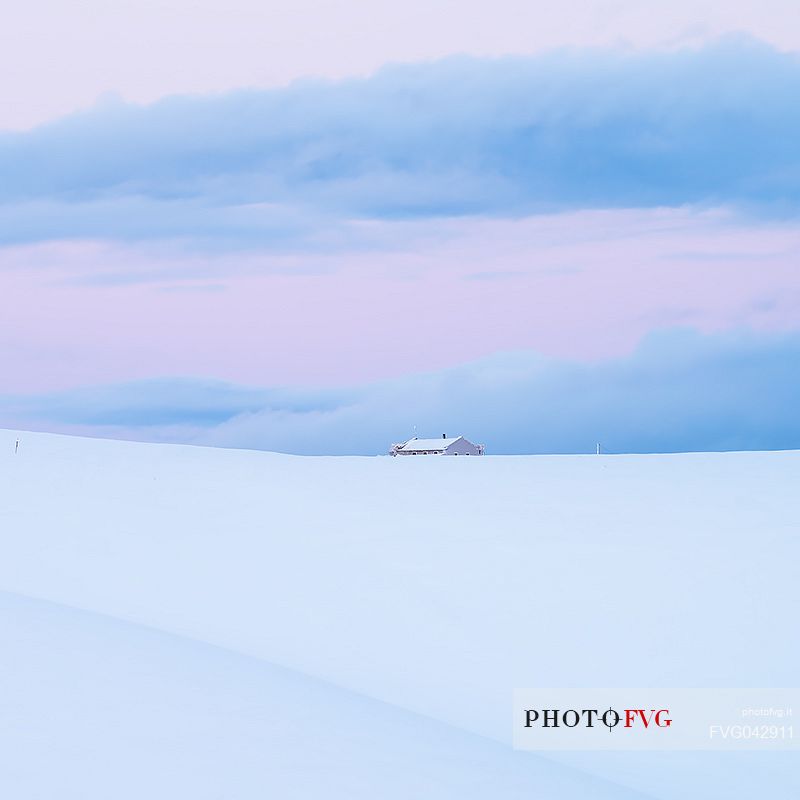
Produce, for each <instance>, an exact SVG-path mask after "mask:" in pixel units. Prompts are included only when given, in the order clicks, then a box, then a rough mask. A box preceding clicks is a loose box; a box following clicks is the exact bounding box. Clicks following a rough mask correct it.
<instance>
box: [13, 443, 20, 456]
mask: <svg viewBox="0 0 800 800" xmlns="http://www.w3.org/2000/svg"><path fill="white" fill-rule="evenodd" d="M18 450H19V439H17V441H16V442H14V455H16V454H17V451H18Z"/></svg>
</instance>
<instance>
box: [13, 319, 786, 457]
mask: <svg viewBox="0 0 800 800" xmlns="http://www.w3.org/2000/svg"><path fill="white" fill-rule="evenodd" d="M799 365H800V335H798V334H791V335H783V336H777V335H755V334H752V333H744V332H742V333H737V334H725V335H715V336H704V335H701V334H698V333H696V332H693V331H690V330H672V331H666V332H661V333H658V334H653V335H651V336H650V337H648V338H647V339H646V340H645V341H644V342H643V344H642V345H641V346H640V347H639V349H638V350H637V351H636V352H635V353H633V354H632V355H631V356H629V357H626V358H620V359H615V360H608V361H603V362H597V363H594V364H583V363H573V362H566V361H558V360H547V359H542V358H539V357H537V356H535V355H533V354H531V353H527V352H519V353H509V354H500V355H496V356H493V357H491V358H488V359H485V360H482V361H478V362H475V363H472V364H468V365H465V366H462V367H458V368H453V369H448V370H444V371H441V372H437V373H432V374H425V375H417V376H410V377H406V378H402V379H399V380H396V381H391V382H384V383H377V384H371V385H367V386H361V387H354V388H350V389H343V390H338V391H334V390H325V391H320V392H315V391H290V390H285V389H282V390H270V389H264V390H258V389H244V388H238V387H233V386H229V385H226V384H218V383H209V382H201V381H151V382H143V383H137V384H131V385H123V386H116V387H105V388H102V389H87V390H82V391H76V392H68V393H62V394H57V395H47V396H39V397H35V398H31V397H24V398H23V397H16V398H14V397H5V398H0V419H2V420H3V423H2V424H3V426H5V427H29V428H36V429H50V430H53V429H56V430H63V431H75V432H82V433H90V434H95V435H107V436H130V437H132V438H138V439H147V440H155V441H159V440H174V441H190V442H196V443H201V444H214V445H221V446H233V447H248V448H260V449H267V450H278V451H284V452H290V453H299V454H365V455H370V454H376V453H382V452H385V451H386V448H387V447H388V445H389V444H390V443H391V442H392V441H397V440H399V439H404V438H408V437H409V436H410V435H411V432H412V429H413V426H414V425H416V426H417V429H418V431H419V433H420V434H421V435H422V434H431V435H440V434H441V433H443V432H446V433H448V434H454V433H463V434H465V435H467V436H468V437H471V438H474V439H477V440H479V441H482V442H485V443H486V445H487V448H488V451H489V452H490V453H581V452H591V451H592V450H593V449H594V446H595V443H596V442H601V443H602V444H603V445H604V447H605V448H606V449H607V450H609V451H612V452H675V451H690V450H731V449H765V450H768V449H787V448H792V449H793V448H800V414H798V410H797V409H798V407H800V368H799Z"/></svg>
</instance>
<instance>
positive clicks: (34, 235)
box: [0, 0, 800, 453]
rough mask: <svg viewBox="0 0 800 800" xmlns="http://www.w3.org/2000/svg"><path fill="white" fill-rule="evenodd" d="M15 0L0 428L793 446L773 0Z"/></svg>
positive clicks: (799, 298)
mask: <svg viewBox="0 0 800 800" xmlns="http://www.w3.org/2000/svg"><path fill="white" fill-rule="evenodd" d="M10 18H11V19H10V24H9V25H4V26H3V28H2V31H0V67H2V70H3V74H4V75H5V76H6V81H5V97H6V102H4V103H3V104H2V106H1V107H0V129H2V131H0V291H1V292H2V301H3V312H2V314H0V359H2V364H3V367H4V368H3V370H2V371H1V372H0V425H3V426H6V427H11V426H18V427H22V428H25V427H27V428H35V429H48V430H64V431H73V432H80V433H89V434H93V435H117V436H127V437H132V438H144V439H156V440H180V441H196V442H206V443H213V444H223V445H224V444H232V445H235V446H254V447H267V448H277V449H282V450H287V451H290V452H364V453H370V452H379V451H381V450H383V449H384V446H385V445H386V444H388V442H390V441H393V440H397V439H402V438H405V437H406V435H410V431H411V430H413V429H414V426H416V427H417V429H418V430H420V432H423V433H434V434H438V433H439V432H440V431H439V429H440V428H441V427H443V426H447V427H448V429H449V430H450V431H451V432H452V429H453V425H455V426H456V427H458V428H459V430H458V431H456V432H463V433H466V434H468V435H471V436H472V437H473V438H476V439H481V440H484V439H488V440H489V441H488V442H487V443H488V444H489V445H490V450H491V449H492V448H491V445H495V452H525V451H531V452H538V451H550V452H552V451H556V452H558V451H570V452H576V451H577V452H580V451H581V450H583V449H586V450H589V449H591V448H592V447H593V446H594V442H595V441H596V440H597V439H598V437H600V436H601V434H602V435H603V436H604V437H605V438H607V439H609V440H610V443H609V449H612V450H614V449H617V450H621V449H627V450H648V449H660V450H677V449H715V448H727V447H733V446H735V447H800V427H798V425H797V424H796V423H795V422H794V419H793V416H792V413H790V411H789V409H790V407H794V408H796V405H797V400H798V395H800V378H799V377H798V376H797V372H798V371H797V370H796V369H794V368H793V367H794V366H795V365H796V364H797V357H798V353H800V349H798V339H797V337H798V336H800V227H798V211H800V105H798V103H797V97H798V96H800V7H798V6H797V4H796V3H795V2H793V1H792V2H788V0H787V1H786V2H784V1H783V0H772V1H771V2H770V1H769V0H766V1H762V2H760V3H750V2H728V3H722V2H712V0H706V2H698V1H697V0H695V1H694V2H691V3H689V2H673V3H662V2H645V1H643V0H639V1H638V2H624V0H619V1H618V2H613V1H612V0H585V2H573V3H559V4H550V3H543V2H530V1H528V2H521V1H519V0H498V2H494V3H491V4H489V3H483V2H460V3H451V2H429V3H425V4H415V3H405V4H402V5H401V4H395V3H388V2H384V1H383V0H378V2H373V3H369V4H366V3H358V2H344V0H337V1H336V2H319V0H317V1H316V2H311V0H302V1H301V2H299V3H293V4H292V5H291V7H290V6H289V5H288V4H286V5H279V4H274V3H263V2H262V3H254V2H246V0H235V1H234V2H232V3H228V4H226V5H225V7H224V9H223V7H222V6H220V5H218V4H212V3H206V2H193V3H191V4H190V3H188V2H183V0H172V2H159V3H149V2H137V3H128V2H117V3H111V4H109V3H100V2H94V0H88V2H83V3H80V4H73V3H63V2H50V1H47V2H45V1H40V2H33V3H30V4H26V5H25V7H24V8H23V7H19V8H15V9H14V10H13V11H12V12H10ZM755 376H757V377H758V380H759V381H760V382H761V385H762V388H763V391H764V392H766V393H767V394H768V397H769V398H772V399H771V400H765V399H764V397H763V396H756V395H754V394H752V392H750V389H749V387H750V384H751V382H752V381H753V380H754V378H755ZM693 385H696V386H701V385H702V387H703V388H702V391H697V392H692V391H688V390H687V387H690V386H693ZM445 387H449V388H448V389H447V390H446V388H445ZM715 387H716V391H715ZM575 392H577V393H578V394H581V395H583V396H584V397H591V398H593V405H592V406H591V408H588V407H584V406H583V405H580V407H577V406H576V404H575V399H574V394H575ZM731 393H732V394H733V395H735V396H736V398H737V399H736V402H732V401H731V397H730V395H731ZM634 396H640V401H641V402H642V403H646V404H647V405H648V406H649V408H650V412H648V413H644V412H641V413H637V412H635V411H634V410H633V409H632V408H631V398H632V397H634ZM656 396H657V397H658V401H656V400H655V397H656ZM664 397H672V398H673V399H674V403H671V404H668V405H667V406H665V405H664ZM775 398H780V402H777V400H775ZM773 400H775V402H773ZM776 403H777V404H776ZM782 403H783V404H785V405H782ZM496 408H502V409H504V412H503V413H504V419H503V424H502V425H500V426H499V427H498V422H497V419H496V415H495V414H494V412H493V409H496ZM656 408H657V409H658V414H656V415H655V416H653V414H655V409H656ZM569 409H571V410H569ZM767 409H770V410H769V413H767ZM640 411H641V410H640ZM451 421H452V422H451ZM721 421H724V422H725V424H724V425H721ZM567 423H569V424H567ZM466 428H469V430H466ZM655 428H658V430H655ZM462 429H463V430H462ZM544 430H547V431H548V433H547V434H546V435H545V434H544V433H543V431H544ZM510 431H513V434H512V433H510Z"/></svg>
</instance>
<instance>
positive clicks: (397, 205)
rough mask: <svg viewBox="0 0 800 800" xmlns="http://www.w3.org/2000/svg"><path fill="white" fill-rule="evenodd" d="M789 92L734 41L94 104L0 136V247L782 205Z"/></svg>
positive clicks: (793, 177) (307, 238)
mask: <svg viewBox="0 0 800 800" xmlns="http://www.w3.org/2000/svg"><path fill="white" fill-rule="evenodd" d="M799 94H800V58H798V56H797V55H795V54H786V53H779V52H777V51H775V50H773V49H771V48H770V47H768V46H767V45H764V44H760V43H758V42H756V41H754V40H751V39H747V38H743V37H738V38H737V37H734V38H728V39H723V40H720V41H718V42H717V43H715V44H711V45H707V46H704V47H701V48H694V49H683V50H673V51H664V52H634V51H630V52H629V51H611V50H597V51H595V50H585V51H580V50H577V51H560V52H555V53H551V54H548V55H537V56H532V57H527V58H523V57H517V58H503V59H496V60H488V59H476V58H467V57H463V58H458V57H454V58H450V59H446V60H443V61H440V62H436V63H426V64H420V65H409V66H396V67H387V68H384V69H382V70H380V71H379V72H378V73H377V74H376V75H375V76H374V77H372V78H369V79H363V80H349V81H343V82H338V83H328V82H311V81H309V82H300V83H296V84H293V85H292V86H290V87H288V88H286V89H282V90H272V91H240V92H233V93H228V94H222V95H217V96H205V97H203V96H194V97H173V98H167V99H165V100H162V101H160V102H157V103H155V104H153V105H150V106H145V107H139V106H133V105H127V104H124V103H122V102H121V101H120V102H115V101H113V100H109V101H106V102H104V103H102V104H100V105H98V106H96V107H95V108H93V109H92V110H90V111H88V112H85V113H80V114H75V115H72V116H70V117H67V118H64V119H62V120H61V121H58V122H55V123H52V124H49V125H44V126H41V127H39V128H36V129H34V130H32V131H29V132H24V133H5V134H2V135H0V174H2V176H3V177H2V182H1V183H0V231H2V234H0V244H11V243H20V242H35V241H44V240H52V239H64V238H83V239H104V238H106V239H117V240H125V241H131V240H132V241H141V240H150V239H170V238H172V239H182V240H186V241H188V242H193V243H194V244H195V246H203V247H242V246H250V245H252V246H259V247H263V246H267V245H270V246H277V247H281V246H286V243H287V241H290V242H292V243H293V246H298V245H301V244H302V245H305V246H313V244H314V238H313V232H314V231H318V230H320V228H321V227H326V226H327V227H330V228H332V229H333V230H335V229H336V226H337V224H339V222H341V221H344V220H347V219H352V218H365V217H366V218H383V219H396V218H400V217H441V216H451V215H520V214H528V213H535V212H539V211H552V210H560V209H577V208H618V207H653V206H679V205H686V204H700V205H728V206H741V207H742V208H746V209H750V210H753V211H756V212H757V213H759V214H762V213H770V214H773V213H780V214H785V213H791V214H794V213H795V212H796V211H797V210H798V209H799V208H800V188H798V187H800V180H798V178H800V147H799V146H798V141H800V106H798V104H797V102H796V98H797V96H798V95H799ZM309 220H311V221H312V222H313V224H310V223H309Z"/></svg>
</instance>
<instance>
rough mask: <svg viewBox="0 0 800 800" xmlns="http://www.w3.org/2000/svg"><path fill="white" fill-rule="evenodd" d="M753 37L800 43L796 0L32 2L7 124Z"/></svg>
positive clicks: (0, 66)
mask: <svg viewBox="0 0 800 800" xmlns="http://www.w3.org/2000/svg"><path fill="white" fill-rule="evenodd" d="M738 31H742V32H746V33H749V34H751V35H753V36H756V37H758V38H760V39H762V40H763V41H765V42H768V43H770V44H772V45H774V46H776V47H778V48H779V49H784V50H792V49H794V50H796V49H800V6H798V3H797V0H672V1H671V2H665V0H567V2H559V3H556V2H552V0H492V2H488V0H459V1H458V2H455V0H414V1H413V2H403V3H398V2H396V0H293V2H291V3H288V2H283V3H276V2H264V1H263V0H228V2H226V3H224V4H221V3H219V2H216V1H215V2H212V1H211V0H114V2H108V0H82V2H81V3H65V2H63V0H28V1H27V2H25V3H17V4H15V5H14V6H13V9H12V8H11V7H10V6H9V8H8V9H6V10H5V13H4V15H3V24H2V26H0V74H2V75H3V76H4V81H3V100H4V102H3V104H2V107H1V108H0V129H2V128H25V127H29V126H31V125H35V124H37V123H40V122H42V121H44V120H49V119H53V118H55V117H58V116H61V115H63V114H66V113H69V112H71V111H74V110H75V109H78V108H85V107H87V106H90V105H92V104H93V103H94V102H95V101H96V100H97V98H98V97H99V96H101V95H103V94H104V93H109V92H110V93H116V94H119V95H120V96H122V97H123V98H124V99H126V100H129V101H132V102H141V103H146V102H152V101H153V100H156V99H157V98H159V97H163V96H165V95H169V94H175V93H186V92H200V93H205V92H220V91H226V90H230V89H236V88H241V87H243V86H256V87H266V86H278V85H283V84H285V83H287V82H289V81H291V80H294V79H296V78H299V77H304V76H324V77H332V78H339V77H343V76H348V75H364V74H367V73H370V72H373V71H374V70H376V69H377V68H379V67H380V66H381V65H383V64H385V63H387V62H394V61H421V60H427V59H434V58H440V57H442V56H446V55H449V54H453V53H469V54H474V55H490V56H498V55H504V54H510V53H513V54H527V53H533V52H536V51H541V50H546V49H551V48H554V47H563V46H576V47H580V46H601V45H613V46H620V45H627V46H634V47H645V48H649V47H671V46H675V45H679V44H686V43H693V42H700V41H703V40H707V39H710V38H714V37H717V36H719V35H722V34H725V33H730V32H738Z"/></svg>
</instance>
